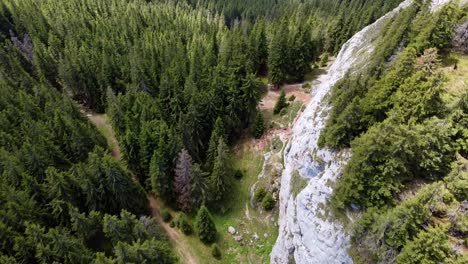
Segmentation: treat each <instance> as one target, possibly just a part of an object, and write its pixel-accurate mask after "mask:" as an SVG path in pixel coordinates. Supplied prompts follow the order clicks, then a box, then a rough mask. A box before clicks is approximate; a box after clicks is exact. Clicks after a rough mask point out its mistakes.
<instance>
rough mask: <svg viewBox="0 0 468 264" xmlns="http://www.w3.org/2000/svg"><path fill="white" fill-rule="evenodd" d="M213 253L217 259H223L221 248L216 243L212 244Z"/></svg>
mask: <svg viewBox="0 0 468 264" xmlns="http://www.w3.org/2000/svg"><path fill="white" fill-rule="evenodd" d="M211 255H212V256H213V257H214V258H215V259H221V250H220V249H219V247H218V244H216V243H214V244H213V245H212V246H211Z"/></svg>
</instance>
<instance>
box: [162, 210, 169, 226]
mask: <svg viewBox="0 0 468 264" xmlns="http://www.w3.org/2000/svg"><path fill="white" fill-rule="evenodd" d="M161 217H162V219H163V221H164V222H165V223H169V221H171V219H172V215H171V212H169V210H167V209H162V210H161Z"/></svg>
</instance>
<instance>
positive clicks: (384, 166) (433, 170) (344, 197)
mask: <svg viewBox="0 0 468 264" xmlns="http://www.w3.org/2000/svg"><path fill="white" fill-rule="evenodd" d="M452 128H453V124H451V123H448V124H446V122H445V121H443V120H439V119H437V118H434V119H430V120H427V121H425V122H424V123H423V124H409V125H403V124H398V123H396V122H395V121H394V120H386V121H385V122H383V123H382V124H379V125H377V126H374V127H372V128H371V129H370V130H369V131H368V132H367V133H366V134H364V135H363V136H361V137H359V138H357V139H356V140H355V141H353V143H352V152H353V158H352V159H351V160H350V162H349V163H348V165H347V166H346V168H345V172H344V176H343V178H342V179H341V180H340V181H339V182H338V184H337V186H336V189H335V194H334V196H333V203H334V204H335V206H337V207H339V208H344V206H345V205H351V204H358V205H362V206H363V207H373V206H384V205H385V204H388V203H393V202H394V198H395V197H394V194H396V193H399V192H400V191H401V190H402V188H403V186H404V183H406V182H408V181H410V180H414V179H418V178H426V179H432V180H433V179H438V178H440V177H442V176H444V175H445V174H446V173H447V172H448V171H449V168H450V167H449V166H450V162H451V161H452V160H453V158H454V152H453V150H454V149H453V145H451V144H452V141H451V137H450V133H451V131H452Z"/></svg>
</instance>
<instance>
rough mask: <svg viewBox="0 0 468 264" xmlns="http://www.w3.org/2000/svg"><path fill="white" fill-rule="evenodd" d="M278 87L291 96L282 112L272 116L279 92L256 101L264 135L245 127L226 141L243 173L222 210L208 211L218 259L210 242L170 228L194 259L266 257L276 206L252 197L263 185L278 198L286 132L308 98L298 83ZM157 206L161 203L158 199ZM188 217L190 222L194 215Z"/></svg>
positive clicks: (243, 260) (235, 260)
mask: <svg viewBox="0 0 468 264" xmlns="http://www.w3.org/2000/svg"><path fill="white" fill-rule="evenodd" d="M283 88H284V89H285V92H286V97H287V98H289V97H290V96H291V95H294V96H295V99H294V101H288V103H289V106H288V107H287V108H286V110H285V111H283V114H282V115H273V108H274V105H275V103H276V101H277V99H278V97H279V95H280V92H279V91H276V90H270V91H267V92H266V93H265V94H264V97H263V100H262V101H261V103H260V105H259V108H260V109H261V111H262V113H263V115H264V117H265V127H266V131H265V133H264V135H263V136H262V137H261V138H260V139H255V138H253V137H252V136H251V135H250V133H249V131H248V130H246V131H245V132H244V133H243V134H242V135H241V136H240V138H239V139H238V140H237V142H236V143H235V144H234V145H233V146H232V149H231V153H232V155H231V156H232V165H233V168H234V169H235V170H240V171H242V173H243V178H242V179H241V180H236V181H235V182H234V186H233V187H232V191H231V192H230V193H231V197H229V198H228V199H227V201H226V202H225V206H226V208H225V211H224V212H213V213H212V215H213V220H214V222H215V224H216V227H217V229H218V234H219V237H218V241H217V244H218V246H219V247H220V249H221V252H222V258H221V259H220V260H216V259H214V258H213V257H212V256H211V249H210V247H209V246H206V245H204V244H203V243H201V242H200V240H199V239H198V237H197V236H196V235H190V236H186V235H183V234H182V233H181V232H180V230H178V229H174V230H176V232H177V233H178V234H179V235H180V237H181V239H183V240H184V241H185V243H187V244H188V245H189V246H190V248H191V249H192V250H193V252H194V253H196V254H195V255H196V257H197V260H198V262H197V263H226V264H227V263H269V262H270V252H271V250H272V248H273V246H274V244H275V242H276V238H277V236H278V224H277V223H278V209H277V208H275V209H274V210H272V211H265V210H263V208H262V207H261V205H260V204H259V203H257V202H255V201H253V198H252V197H253V194H254V193H255V190H257V189H258V188H264V189H265V190H267V191H268V192H271V193H272V194H273V198H274V199H276V200H277V199H278V191H279V189H280V188H279V187H280V186H279V184H280V180H281V171H282V169H283V151H284V148H285V146H286V144H287V142H288V141H289V139H290V137H291V135H292V131H291V128H292V126H293V124H294V122H295V121H296V120H297V117H298V116H299V115H300V113H301V112H302V110H303V109H304V108H305V105H306V104H308V103H309V101H310V99H311V96H310V93H309V90H308V89H304V88H303V85H302V84H292V85H286V86H284V87H283ZM160 206H164V205H162V203H160ZM164 208H166V209H167V210H169V211H170V212H171V214H172V216H173V218H174V219H177V218H178V215H179V213H178V212H175V211H173V210H171V208H169V207H164ZM189 218H190V219H191V220H192V223H193V220H194V216H193V215H192V216H189ZM230 227H232V228H234V229H235V233H234V234H230V233H229V232H228V229H229V228H230Z"/></svg>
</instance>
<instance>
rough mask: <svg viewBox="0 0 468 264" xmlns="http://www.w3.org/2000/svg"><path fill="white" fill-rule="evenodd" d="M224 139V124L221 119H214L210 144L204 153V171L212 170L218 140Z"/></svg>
mask: <svg viewBox="0 0 468 264" xmlns="http://www.w3.org/2000/svg"><path fill="white" fill-rule="evenodd" d="M221 138H223V139H224V138H226V132H225V128H224V122H223V119H221V117H218V118H217V119H216V122H215V124H214V127H213V130H212V131H211V137H210V142H209V144H208V150H207V152H206V162H205V167H204V168H205V169H206V170H208V171H211V170H212V169H213V164H214V160H215V158H216V155H217V154H216V153H217V152H216V151H217V149H218V143H219V139H221Z"/></svg>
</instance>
